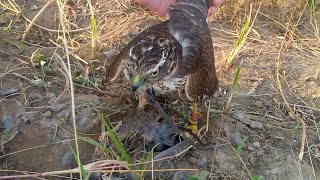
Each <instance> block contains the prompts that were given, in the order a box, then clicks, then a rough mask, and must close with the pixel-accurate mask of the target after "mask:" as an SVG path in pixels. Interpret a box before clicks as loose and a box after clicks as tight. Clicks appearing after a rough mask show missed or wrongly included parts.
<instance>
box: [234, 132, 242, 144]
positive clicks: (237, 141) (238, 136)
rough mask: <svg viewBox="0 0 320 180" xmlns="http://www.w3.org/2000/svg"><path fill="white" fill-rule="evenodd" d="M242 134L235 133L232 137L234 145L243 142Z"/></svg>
mask: <svg viewBox="0 0 320 180" xmlns="http://www.w3.org/2000/svg"><path fill="white" fill-rule="evenodd" d="M241 138H242V135H241V133H239V132H236V133H233V134H232V137H231V143H232V145H233V146H235V147H237V146H239V144H240V143H241Z"/></svg>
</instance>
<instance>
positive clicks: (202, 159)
mask: <svg viewBox="0 0 320 180" xmlns="http://www.w3.org/2000/svg"><path fill="white" fill-rule="evenodd" d="M207 162H208V160H207V158H205V157H200V158H199V159H198V161H197V164H198V166H199V167H203V166H205V165H206V164H207Z"/></svg>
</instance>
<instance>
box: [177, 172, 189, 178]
mask: <svg viewBox="0 0 320 180" xmlns="http://www.w3.org/2000/svg"><path fill="white" fill-rule="evenodd" d="M185 179H189V178H188V174H187V172H186V171H177V172H176V173H174V176H173V180H185Z"/></svg>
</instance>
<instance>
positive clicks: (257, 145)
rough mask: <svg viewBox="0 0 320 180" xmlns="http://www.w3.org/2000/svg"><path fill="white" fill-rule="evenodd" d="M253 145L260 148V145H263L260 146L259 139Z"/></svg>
mask: <svg viewBox="0 0 320 180" xmlns="http://www.w3.org/2000/svg"><path fill="white" fill-rule="evenodd" d="M253 146H255V147H257V148H260V147H261V146H260V143H259V142H258V141H256V142H254V143H253Z"/></svg>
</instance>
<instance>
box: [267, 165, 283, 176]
mask: <svg viewBox="0 0 320 180" xmlns="http://www.w3.org/2000/svg"><path fill="white" fill-rule="evenodd" d="M285 171H286V168H285V167H276V168H273V169H272V170H271V171H270V173H271V174H272V175H276V174H277V175H279V174H283V173H284V172H285Z"/></svg>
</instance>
